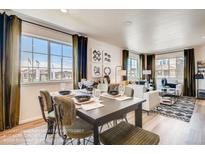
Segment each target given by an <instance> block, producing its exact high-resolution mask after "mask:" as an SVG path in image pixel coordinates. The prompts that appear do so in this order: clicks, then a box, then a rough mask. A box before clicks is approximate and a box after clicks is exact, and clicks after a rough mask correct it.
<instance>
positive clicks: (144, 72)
mask: <svg viewBox="0 0 205 154" xmlns="http://www.w3.org/2000/svg"><path fill="white" fill-rule="evenodd" d="M151 73H152V72H151V70H143V71H142V74H143V75H149V74H151Z"/></svg>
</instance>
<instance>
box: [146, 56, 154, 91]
mask: <svg viewBox="0 0 205 154" xmlns="http://www.w3.org/2000/svg"><path fill="white" fill-rule="evenodd" d="M147 70H151V76H149V77H148V80H150V79H152V80H153V82H154V88H155V85H156V84H155V55H147Z"/></svg>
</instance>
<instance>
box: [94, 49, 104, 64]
mask: <svg viewBox="0 0 205 154" xmlns="http://www.w3.org/2000/svg"><path fill="white" fill-rule="evenodd" d="M92 61H93V62H102V51H101V50H96V49H93V50H92Z"/></svg>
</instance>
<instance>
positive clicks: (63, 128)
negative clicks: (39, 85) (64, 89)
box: [54, 96, 93, 145]
mask: <svg viewBox="0 0 205 154" xmlns="http://www.w3.org/2000/svg"><path fill="white" fill-rule="evenodd" d="M54 101H55V104H54V111H55V116H56V119H57V120H56V121H57V125H56V126H57V129H58V134H59V136H60V137H61V138H62V139H63V145H65V144H66V143H67V142H68V141H69V140H70V141H71V143H72V139H77V144H78V145H79V144H80V139H83V144H85V141H86V140H85V138H87V137H90V136H91V135H92V134H93V127H92V125H90V124H89V123H87V122H86V121H84V120H82V119H81V118H77V117H76V108H75V103H74V101H73V99H72V98H68V97H65V96H56V97H54Z"/></svg>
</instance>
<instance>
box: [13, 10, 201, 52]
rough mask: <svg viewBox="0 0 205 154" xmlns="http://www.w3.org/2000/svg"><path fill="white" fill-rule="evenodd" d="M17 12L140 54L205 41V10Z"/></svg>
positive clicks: (164, 50) (186, 46) (183, 46)
mask: <svg viewBox="0 0 205 154" xmlns="http://www.w3.org/2000/svg"><path fill="white" fill-rule="evenodd" d="M15 11H17V12H19V13H22V14H24V15H26V16H30V17H33V18H35V19H40V20H42V21H45V22H47V23H51V24H54V25H57V26H61V27H64V28H66V29H68V30H70V31H73V32H78V33H82V34H86V35H87V36H90V37H93V38H95V39H98V40H101V41H105V42H108V43H111V44H113V45H116V46H118V47H121V48H125V49H129V50H133V51H137V52H141V53H153V52H166V51H170V50H175V49H183V48H188V47H193V46H196V45H201V44H203V43H205V10H68V12H67V13H62V12H60V10H15ZM129 22H131V24H130V23H129ZM202 36H204V38H202Z"/></svg>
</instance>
